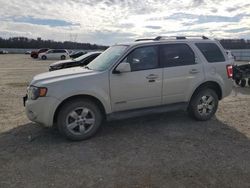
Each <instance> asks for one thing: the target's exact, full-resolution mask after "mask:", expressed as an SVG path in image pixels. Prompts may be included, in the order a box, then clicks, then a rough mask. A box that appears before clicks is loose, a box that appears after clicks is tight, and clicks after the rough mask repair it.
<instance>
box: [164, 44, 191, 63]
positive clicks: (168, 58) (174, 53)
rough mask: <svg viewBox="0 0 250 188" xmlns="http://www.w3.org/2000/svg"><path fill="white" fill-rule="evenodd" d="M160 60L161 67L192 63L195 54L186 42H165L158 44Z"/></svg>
mask: <svg viewBox="0 0 250 188" xmlns="http://www.w3.org/2000/svg"><path fill="white" fill-rule="evenodd" d="M160 61H161V64H162V65H163V67H176V66H185V65H192V64H195V55H194V52H193V50H192V49H191V48H190V47H189V46H188V45H187V44H166V45H161V46H160Z"/></svg>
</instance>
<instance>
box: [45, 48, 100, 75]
mask: <svg viewBox="0 0 250 188" xmlns="http://www.w3.org/2000/svg"><path fill="white" fill-rule="evenodd" d="M100 54H101V52H89V53H87V54H85V55H82V56H80V57H78V58H75V59H68V60H63V61H58V62H55V63H52V64H51V65H50V66H49V71H53V70H59V69H65V68H70V67H77V66H84V65H87V64H89V63H90V62H91V61H93V60H94V59H95V58H96V57H97V56H99V55H100Z"/></svg>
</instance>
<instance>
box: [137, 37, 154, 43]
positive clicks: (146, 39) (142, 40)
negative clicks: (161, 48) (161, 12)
mask: <svg viewBox="0 0 250 188" xmlns="http://www.w3.org/2000/svg"><path fill="white" fill-rule="evenodd" d="M146 40H155V38H145V39H136V40H135V42H139V41H146Z"/></svg>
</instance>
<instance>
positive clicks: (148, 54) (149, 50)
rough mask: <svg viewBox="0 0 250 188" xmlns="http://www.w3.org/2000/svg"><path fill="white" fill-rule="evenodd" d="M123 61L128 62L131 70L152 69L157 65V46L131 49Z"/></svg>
mask: <svg viewBox="0 0 250 188" xmlns="http://www.w3.org/2000/svg"><path fill="white" fill-rule="evenodd" d="M123 62H128V63H129V64H130V66H131V71H139V70H146V69H153V68H157V67H158V56H157V47H156V46H148V47H140V48H137V49H135V50H133V51H132V52H131V53H130V54H129V55H128V56H127V57H126V58H125V59H124V60H123Z"/></svg>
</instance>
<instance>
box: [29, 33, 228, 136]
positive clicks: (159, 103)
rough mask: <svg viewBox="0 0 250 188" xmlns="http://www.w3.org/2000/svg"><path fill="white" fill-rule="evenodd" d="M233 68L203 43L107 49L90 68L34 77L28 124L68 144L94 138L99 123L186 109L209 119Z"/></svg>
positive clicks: (170, 41) (142, 43)
mask: <svg viewBox="0 0 250 188" xmlns="http://www.w3.org/2000/svg"><path fill="white" fill-rule="evenodd" d="M232 76H233V75H232V65H231V63H230V61H229V59H228V56H227V55H226V52H225V50H224V49H223V47H222V46H221V45H220V44H219V43H218V42H217V41H215V40H210V39H208V38H206V37H201V38H198V39H197V38H194V37H192V38H191V37H190V38H188V37H176V38H165V37H156V38H154V39H140V40H137V41H135V42H132V43H129V44H119V45H114V46H111V47H110V48H108V49H107V50H106V51H105V52H103V53H102V54H101V55H100V56H98V57H97V58H96V59H95V60H94V61H92V62H91V63H90V64H89V65H88V66H85V67H76V68H69V69H65V70H58V71H53V72H47V73H43V74H39V75H37V76H35V77H34V79H33V80H32V81H31V83H30V86H29V87H28V89H27V96H26V97H24V104H25V106H26V114H27V116H28V118H29V119H30V120H31V121H34V122H37V123H41V124H43V125H45V126H52V125H57V127H58V129H59V130H60V132H61V133H62V134H63V135H64V136H66V137H67V138H69V139H72V140H83V139H87V138H89V137H91V136H93V135H94V134H95V133H96V132H97V130H98V129H99V128H100V126H101V124H102V121H103V120H111V119H121V118H129V117H133V116H138V115H145V114H152V113H159V112H165V111H169V110H179V109H181V110H187V111H188V113H189V114H190V115H191V116H192V117H193V118H195V119H196V120H199V121H205V120H209V119H210V118H211V117H212V116H213V115H214V114H215V112H216V110H217V107H218V102H219V100H221V99H222V98H224V97H226V96H228V95H229V94H230V92H231V90H232V79H231V78H232Z"/></svg>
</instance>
